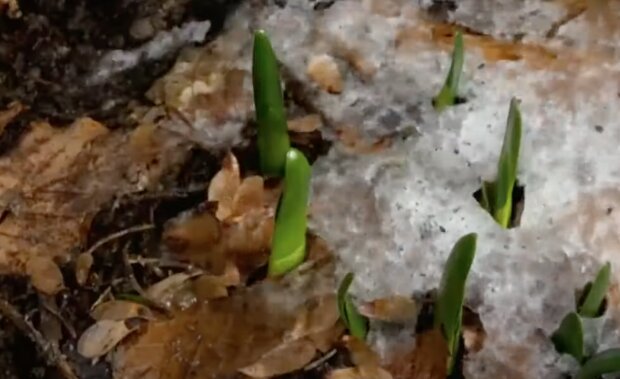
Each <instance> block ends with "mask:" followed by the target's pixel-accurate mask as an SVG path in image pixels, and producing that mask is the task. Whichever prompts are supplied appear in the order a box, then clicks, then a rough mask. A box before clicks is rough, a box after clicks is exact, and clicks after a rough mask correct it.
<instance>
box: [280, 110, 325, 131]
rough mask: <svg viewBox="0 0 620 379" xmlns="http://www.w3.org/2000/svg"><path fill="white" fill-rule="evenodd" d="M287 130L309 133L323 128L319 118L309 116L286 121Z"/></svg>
mask: <svg viewBox="0 0 620 379" xmlns="http://www.w3.org/2000/svg"><path fill="white" fill-rule="evenodd" d="M287 124H288V130H290V131H292V132H297V133H310V132H313V131H315V130H319V129H320V128H321V127H322V126H323V121H321V116H319V115H318V114H310V115H306V116H302V117H298V118H294V119H292V120H288V123H287Z"/></svg>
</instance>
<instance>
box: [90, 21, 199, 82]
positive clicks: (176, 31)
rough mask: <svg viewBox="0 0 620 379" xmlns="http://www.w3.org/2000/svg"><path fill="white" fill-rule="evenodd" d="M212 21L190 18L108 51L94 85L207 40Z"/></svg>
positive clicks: (97, 70) (97, 69) (95, 77)
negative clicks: (141, 41)
mask: <svg viewBox="0 0 620 379" xmlns="http://www.w3.org/2000/svg"><path fill="white" fill-rule="evenodd" d="M210 27H211V23H210V22H209V21H208V20H207V21H190V22H187V23H185V24H184V25H182V26H180V27H174V28H172V29H171V30H167V31H161V32H159V33H157V34H156V35H155V37H153V39H151V40H150V41H148V42H146V43H144V44H143V45H142V46H140V47H138V48H135V49H133V50H112V51H110V52H108V53H106V54H105V55H104V56H103V57H102V58H101V61H100V62H99V65H98V66H97V68H96V69H95V70H94V73H93V75H92V76H91V77H90V78H89V79H88V80H87V81H88V82H89V84H90V85H95V84H99V83H101V82H103V81H105V80H106V79H108V78H109V77H110V76H112V75H114V74H118V73H119V72H122V71H126V70H128V69H130V68H132V67H135V66H137V65H138V64H140V63H141V62H143V61H150V60H156V59H161V58H162V57H164V56H165V55H166V54H168V53H170V52H172V51H174V50H178V49H179V48H181V47H182V46H184V45H186V44H188V43H192V42H202V41H204V39H205V37H206V35H207V32H208V31H209V28H210Z"/></svg>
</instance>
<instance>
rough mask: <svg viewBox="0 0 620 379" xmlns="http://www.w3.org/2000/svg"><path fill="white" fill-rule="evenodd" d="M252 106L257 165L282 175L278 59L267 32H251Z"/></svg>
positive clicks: (284, 136)
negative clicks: (256, 136)
mask: <svg viewBox="0 0 620 379" xmlns="http://www.w3.org/2000/svg"><path fill="white" fill-rule="evenodd" d="M252 82H253V89H254V106H255V108H256V121H257V124H258V153H259V160H260V167H261V171H262V172H263V174H265V175H267V176H281V175H282V174H283V172H284V166H285V164H286V154H287V152H288V150H289V148H290V141H289V137H288V127H287V121H286V110H285V108H284V99H283V95H282V86H281V84H280V73H279V69H278V60H277V59H276V56H275V53H274V51H273V48H272V46H271V42H270V41H269V37H268V36H267V34H266V33H265V32H264V31H262V30H259V31H257V32H255V34H254V50H253V56H252Z"/></svg>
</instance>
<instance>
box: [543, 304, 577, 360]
mask: <svg viewBox="0 0 620 379" xmlns="http://www.w3.org/2000/svg"><path fill="white" fill-rule="evenodd" d="M551 341H552V342H553V345H554V346H555V349H556V350H557V351H558V353H561V354H569V355H571V356H573V357H574V358H575V359H576V360H577V361H578V362H581V361H582V360H583V357H584V342H583V324H582V322H581V318H580V317H579V315H578V314H577V313H575V312H571V313H569V314H567V315H566V316H565V317H564V319H563V320H562V322H561V323H560V326H559V327H558V329H557V330H556V331H555V332H554V333H553V335H552V336H551Z"/></svg>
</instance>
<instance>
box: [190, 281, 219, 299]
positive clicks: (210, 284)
mask: <svg viewBox="0 0 620 379" xmlns="http://www.w3.org/2000/svg"><path fill="white" fill-rule="evenodd" d="M226 287H227V286H226V284H224V283H223V282H222V279H221V278H220V277H219V276H215V275H201V276H199V277H198V278H197V279H196V280H194V283H193V290H194V293H196V297H197V298H198V300H212V299H218V298H221V297H226V296H228V289H227V288H226Z"/></svg>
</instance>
